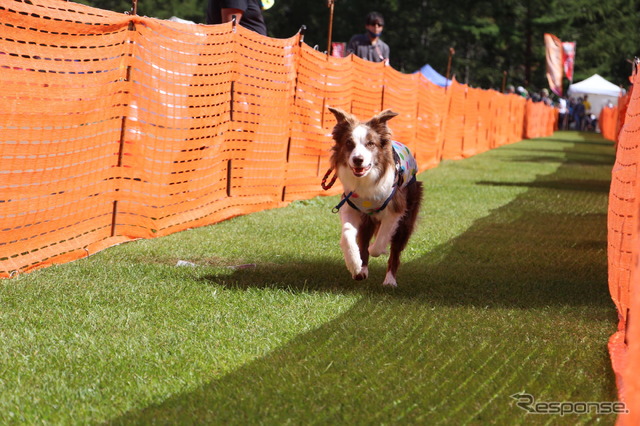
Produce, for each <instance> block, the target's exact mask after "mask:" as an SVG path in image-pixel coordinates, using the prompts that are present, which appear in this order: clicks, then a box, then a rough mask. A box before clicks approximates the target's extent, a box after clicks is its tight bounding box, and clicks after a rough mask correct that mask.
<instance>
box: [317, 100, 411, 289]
mask: <svg viewBox="0 0 640 426" xmlns="http://www.w3.org/2000/svg"><path fill="white" fill-rule="evenodd" d="M329 110H330V111H331V112H332V113H333V115H334V116H335V117H336V120H337V121H338V122H337V124H336V125H335V127H334V128H333V132H332V136H333V139H334V142H335V144H334V146H333V148H332V154H331V160H330V161H331V168H330V169H329V171H328V172H327V175H326V176H325V181H326V178H327V177H328V176H329V174H330V173H331V171H335V173H336V176H337V177H338V178H339V179H340V182H342V186H343V188H344V194H342V199H341V201H340V203H339V204H338V205H337V206H336V207H335V208H334V212H336V211H339V212H340V219H341V221H342V237H341V239H340V247H341V248H342V252H343V253H344V260H345V263H346V265H347V269H348V270H349V272H351V276H352V277H353V279H355V280H364V279H366V278H367V277H368V275H369V269H368V264H369V256H373V257H378V256H380V255H381V254H386V253H387V250H388V247H389V244H391V254H390V256H389V262H388V265H387V274H386V276H385V278H384V282H383V283H382V284H383V285H385V286H393V287H395V286H397V285H398V284H397V282H396V273H397V271H398V266H400V253H401V252H402V250H404V248H405V247H406V245H407V242H408V241H409V237H410V236H411V234H412V232H413V230H414V227H415V223H416V219H417V217H418V211H419V209H420V203H421V200H422V183H421V182H418V181H417V180H416V173H417V172H418V170H417V169H418V166H417V164H416V161H415V159H414V157H413V155H411V152H410V151H409V149H408V148H407V147H406V146H404V145H402V144H401V143H399V142H396V141H393V140H392V137H391V130H390V129H389V127H387V121H389V120H390V119H392V118H393V117H395V116H397V115H398V114H397V113H395V112H393V111H391V110H385V111H382V112H381V113H379V114H377V115H375V116H373V117H372V118H371V119H370V120H369V121H367V122H361V121H359V120H358V119H357V118H356V117H355V116H354V115H352V114H349V113H347V112H345V111H343V110H341V109H338V108H331V107H330V108H329ZM325 181H323V186H325V184H324V182H325ZM334 181H335V176H334ZM345 204H346V205H345ZM372 238H375V241H374V242H373V243H371V240H372Z"/></svg>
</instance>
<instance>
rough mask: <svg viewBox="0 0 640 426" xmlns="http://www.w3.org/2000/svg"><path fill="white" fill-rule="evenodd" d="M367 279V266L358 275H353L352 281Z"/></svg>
mask: <svg viewBox="0 0 640 426" xmlns="http://www.w3.org/2000/svg"><path fill="white" fill-rule="evenodd" d="M368 277H369V268H368V267H367V266H363V267H362V269H361V270H360V273H358V274H354V275H353V279H354V280H356V281H362V280H366V279H367V278H368Z"/></svg>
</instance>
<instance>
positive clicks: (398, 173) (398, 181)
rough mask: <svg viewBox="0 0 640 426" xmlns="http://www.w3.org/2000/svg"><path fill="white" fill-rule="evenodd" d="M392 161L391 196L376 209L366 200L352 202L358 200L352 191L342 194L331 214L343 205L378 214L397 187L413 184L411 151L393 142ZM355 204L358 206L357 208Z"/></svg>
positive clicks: (414, 162)
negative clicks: (393, 165)
mask: <svg viewBox="0 0 640 426" xmlns="http://www.w3.org/2000/svg"><path fill="white" fill-rule="evenodd" d="M392 143H393V159H394V160H395V164H396V167H395V169H396V170H395V178H394V182H393V188H392V189H391V194H389V196H388V197H387V199H386V200H384V202H383V203H382V205H380V207H378V208H373V207H372V205H371V202H370V201H368V200H362V201H361V202H359V201H358V202H354V201H353V200H354V199H359V197H358V195H357V194H356V193H354V191H351V192H349V193H348V194H346V195H345V194H342V199H341V200H340V202H339V203H338V204H337V205H336V206H335V207H334V208H333V209H332V210H331V211H332V212H333V213H337V212H338V211H339V210H340V208H341V207H342V206H343V205H344V204H345V203H347V204H349V206H350V207H351V208H353V209H355V210H357V211H359V212H360V213H364V214H368V215H374V214H376V213H380V212H381V211H382V210H384V209H385V208H386V207H387V205H388V204H389V202H390V201H391V199H392V198H393V196H394V195H395V193H396V191H397V190H398V187H400V188H404V187H406V186H408V185H410V184H412V183H413V182H415V181H416V174H417V173H418V164H417V163H416V160H415V158H414V157H413V155H411V151H410V150H409V148H407V147H406V146H405V145H403V144H401V143H400V142H396V141H393V142H392ZM356 203H358V204H360V206H358V205H357V204H356Z"/></svg>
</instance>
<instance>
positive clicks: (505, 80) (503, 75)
mask: <svg viewBox="0 0 640 426" xmlns="http://www.w3.org/2000/svg"><path fill="white" fill-rule="evenodd" d="M506 84H507V72H506V71H502V93H504V89H505V87H507V86H506Z"/></svg>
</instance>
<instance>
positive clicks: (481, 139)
mask: <svg viewBox="0 0 640 426" xmlns="http://www.w3.org/2000/svg"><path fill="white" fill-rule="evenodd" d="M0 66H1V67H2V74H1V76H0V80H1V83H2V87H3V91H2V93H1V94H0V97H1V98H2V99H1V102H0V145H1V150H2V151H1V153H2V154H1V155H2V165H3V166H2V168H1V171H0V221H1V222H2V226H1V227H0V276H1V277H9V276H12V275H15V274H17V273H22V272H27V271H30V270H32V269H34V268H39V267H43V266H46V265H50V264H52V263H62V262H67V261H70V260H73V259H78V258H81V257H85V256H87V255H90V254H93V253H95V252H97V251H99V250H101V249H104V248H106V247H109V246H112V245H114V244H118V243H121V242H124V241H128V240H133V239H138V238H152V237H156V236H162V235H167V234H170V233H173V232H177V231H181V230H184V229H187V228H192V227H197V226H203V225H208V224H213V223H216V222H219V221H221V220H224V219H227V218H230V217H233V216H236V215H240V214H247V213H250V212H255V211H258V210H263V209H268V208H274V207H280V206H283V205H286V204H287V203H289V202H291V201H293V200H297V199H305V198H311V197H314V196H317V195H320V194H323V193H324V194H330V195H332V194H338V193H339V192H340V188H339V186H335V187H334V188H332V190H330V191H328V192H326V193H325V192H323V191H322V190H321V187H320V181H321V179H322V176H323V175H324V173H325V171H326V170H327V168H328V157H329V154H330V147H331V145H332V143H331V139H330V137H329V136H328V135H329V133H330V131H331V129H332V127H333V125H334V124H335V121H334V117H333V115H332V114H331V113H328V112H327V106H334V107H341V108H344V109H347V110H350V111H352V112H353V113H355V114H357V115H358V116H360V117H361V118H367V117H369V116H371V115H373V114H374V113H376V112H379V111H380V110H382V109H384V108H392V109H394V110H396V111H398V112H399V113H400V116H399V117H396V118H395V119H394V121H393V126H392V127H393V129H394V130H395V135H396V138H397V139H398V140H400V141H402V142H404V143H405V144H407V145H408V146H409V147H410V148H411V149H412V150H413V151H414V152H415V153H416V156H417V158H418V161H419V164H420V166H421V170H425V169H426V168H429V167H433V166H435V165H437V164H438V162H439V161H440V160H441V159H442V158H462V157H467V156H470V155H474V154H476V153H479V152H483V151H486V150H488V149H491V148H495V147H498V146H501V145H504V144H506V143H512V142H515V141H518V140H520V139H521V138H522V137H523V136H524V137H537V136H546V135H550V134H551V132H552V131H553V126H552V125H551V122H552V121H553V117H554V116H555V115H554V114H555V110H554V109H553V108H549V107H545V106H543V105H542V104H539V105H533V104H532V103H530V102H525V100H524V99H522V98H520V97H517V96H507V95H502V94H499V93H497V92H495V91H491V90H481V89H473V88H470V87H468V86H466V85H463V84H459V83H457V82H454V84H453V85H452V86H451V87H449V88H447V89H444V88H441V87H439V86H435V85H433V84H432V83H430V82H429V81H427V80H426V79H425V78H424V77H422V76H420V75H419V74H411V75H407V74H402V73H400V72H398V71H396V70H394V69H392V68H391V67H388V66H384V65H382V64H374V63H371V62H366V61H364V60H361V59H359V58H356V57H353V56H351V57H348V58H334V57H327V56H326V55H324V54H322V53H320V52H317V51H315V50H313V49H312V48H310V47H309V46H307V45H306V44H304V43H303V42H302V40H301V36H300V35H296V36H294V37H292V38H290V39H284V40H278V39H272V38H268V37H263V36H260V35H258V34H256V33H253V32H251V31H248V30H246V29H244V28H243V27H239V26H238V27H235V26H234V25H233V24H231V23H230V24H225V25H219V26H205V25H190V24H183V23H174V22H169V21H162V20H158V19H153V18H145V17H138V16H129V15H123V14H119V13H113V12H107V11H103V10H99V9H95V8H91V7H87V6H83V5H80V4H74V3H69V2H65V1H61V0H29V1H24V0H23V1H19V0H6V1H4V2H3V3H2V5H1V6H0ZM529 115H530V117H529ZM525 116H527V118H526V120H525ZM525 121H526V127H525V125H524V123H525Z"/></svg>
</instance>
